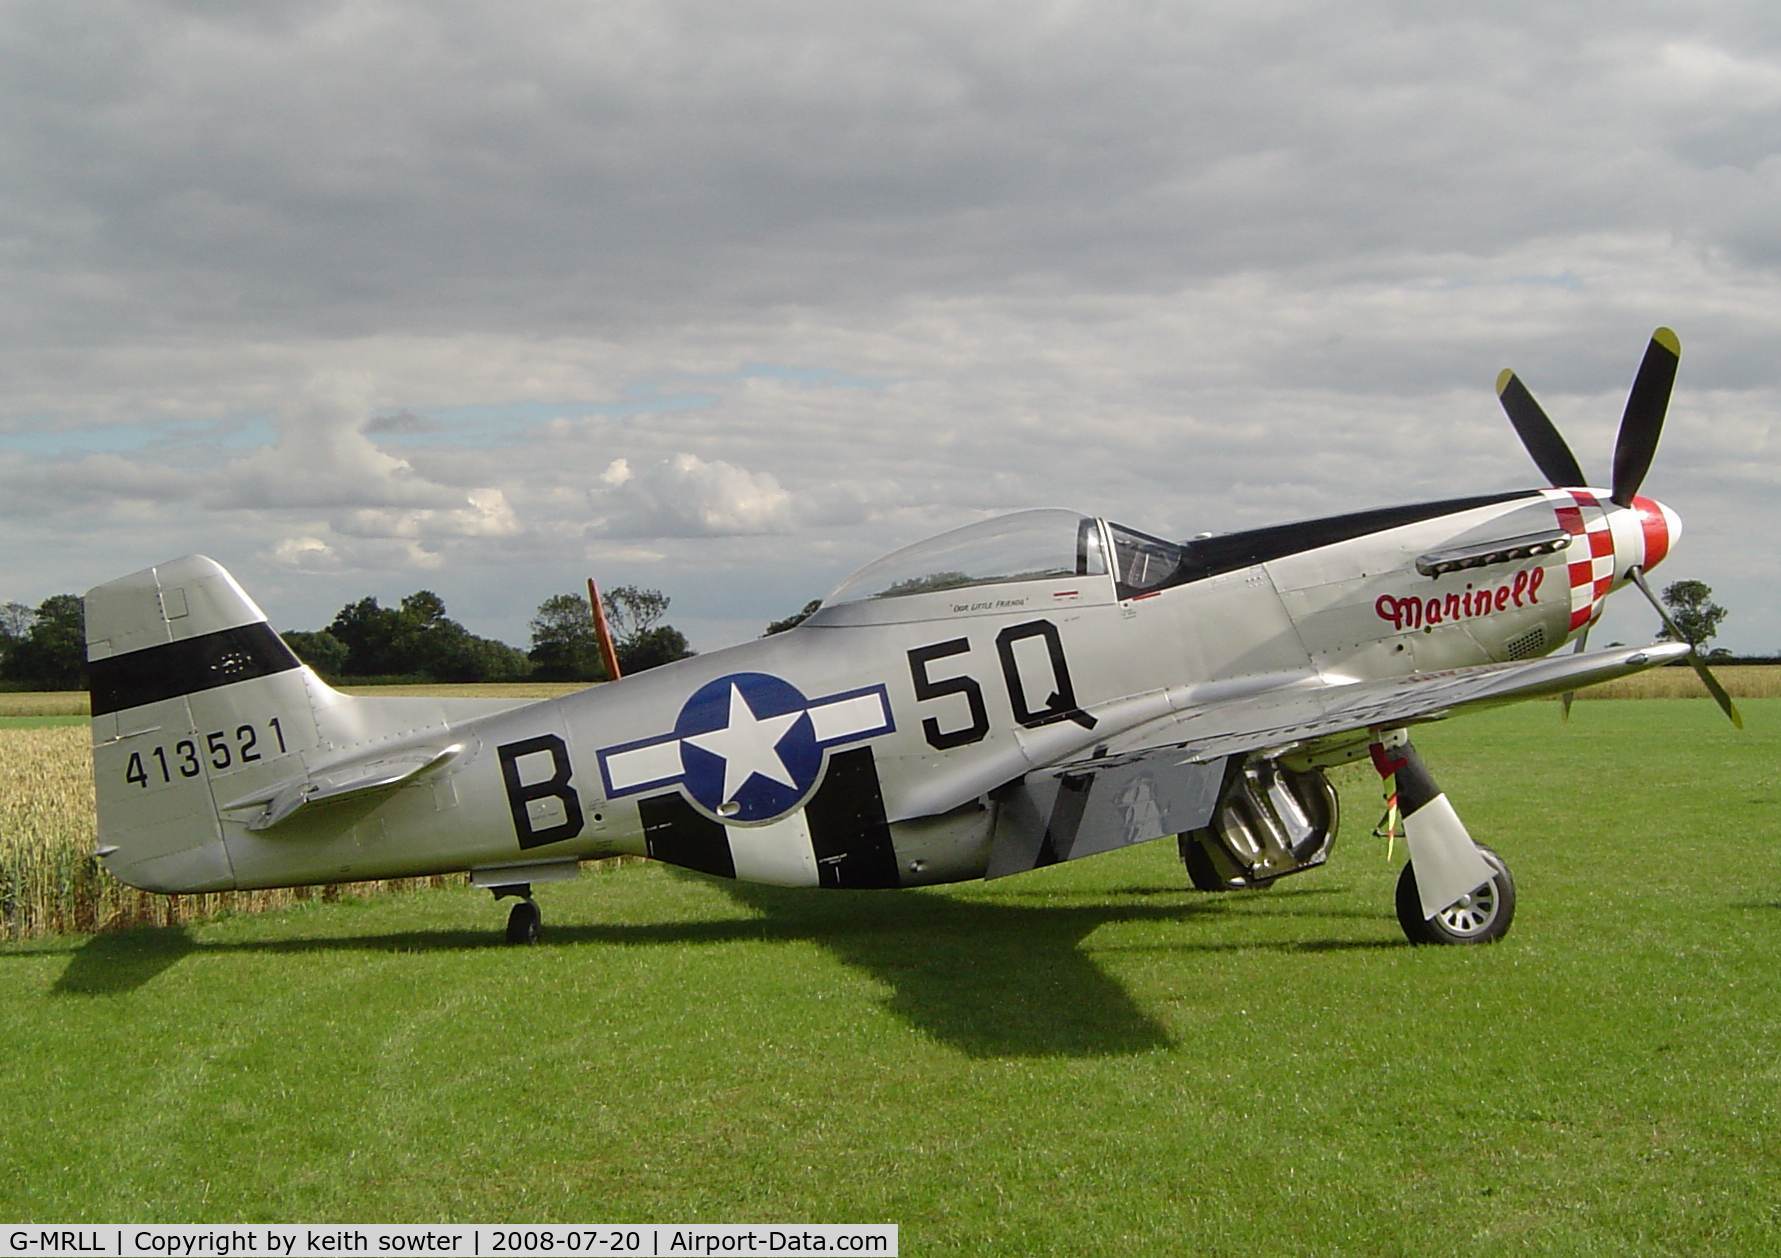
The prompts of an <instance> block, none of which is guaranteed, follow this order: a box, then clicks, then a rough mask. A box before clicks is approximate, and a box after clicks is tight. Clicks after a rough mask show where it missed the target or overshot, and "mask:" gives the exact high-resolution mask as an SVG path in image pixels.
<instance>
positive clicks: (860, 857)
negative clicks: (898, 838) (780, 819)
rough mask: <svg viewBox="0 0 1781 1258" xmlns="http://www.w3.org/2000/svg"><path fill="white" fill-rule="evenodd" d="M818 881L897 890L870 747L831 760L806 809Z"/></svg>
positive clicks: (893, 856)
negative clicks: (895, 888)
mask: <svg viewBox="0 0 1781 1258" xmlns="http://www.w3.org/2000/svg"><path fill="white" fill-rule="evenodd" d="M804 820H805V821H806V822H807V823H808V824H809V826H810V847H811V850H812V851H814V852H815V853H816V870H817V879H818V881H819V882H820V883H821V884H822V885H823V886H825V887H895V886H898V885H899V884H900V882H901V879H900V878H899V877H898V870H897V850H896V848H895V847H893V846H892V845H891V833H890V826H889V824H888V823H886V821H885V819H884V793H883V790H882V788H881V787H880V786H879V783H878V761H877V759H876V758H874V757H873V755H872V749H871V748H870V747H855V748H853V749H852V750H850V751H843V752H839V753H837V754H835V755H832V756H830V757H829V769H828V773H827V774H826V775H825V776H824V777H823V780H822V785H821V786H819V787H818V788H817V790H816V794H815V795H813V796H811V797H810V802H809V803H808V804H805V805H804Z"/></svg>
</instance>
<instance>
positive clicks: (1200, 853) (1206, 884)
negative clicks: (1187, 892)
mask: <svg viewBox="0 0 1781 1258" xmlns="http://www.w3.org/2000/svg"><path fill="white" fill-rule="evenodd" d="M1175 846H1176V847H1177V848H1178V849H1179V850H1180V852H1181V863H1182V864H1183V865H1184V866H1186V868H1187V880H1188V881H1189V882H1190V883H1192V884H1193V889H1194V890H1195V891H1229V890H1230V887H1229V886H1228V885H1227V884H1226V883H1225V880H1224V879H1223V878H1220V877H1219V876H1218V871H1217V870H1216V869H1214V868H1213V867H1212V858H1211V857H1210V856H1208V855H1207V854H1206V846H1205V844H1204V843H1202V842H1201V841H1200V840H1199V839H1198V838H1196V837H1194V836H1193V835H1191V834H1178V835H1176V836H1175Z"/></svg>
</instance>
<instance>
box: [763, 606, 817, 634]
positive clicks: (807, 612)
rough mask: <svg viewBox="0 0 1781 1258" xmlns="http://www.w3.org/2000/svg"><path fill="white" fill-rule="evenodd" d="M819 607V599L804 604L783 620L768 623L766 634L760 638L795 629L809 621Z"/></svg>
mask: <svg viewBox="0 0 1781 1258" xmlns="http://www.w3.org/2000/svg"><path fill="white" fill-rule="evenodd" d="M821 606H822V600H821V599H820V598H813V599H811V600H810V601H809V602H808V603H806V604H804V606H803V607H802V608H800V609H799V610H798V611H795V612H793V613H792V614H791V615H789V616H787V617H786V618H785V619H784V620H775V621H772V622H770V623H769V624H768V625H767V632H765V633H763V634H762V635H761V637H763V638H770V637H772V636H773V635H774V634H776V633H784V632H785V631H786V630H787V629H796V628H797V627H798V626H799V625H801V624H803V623H804V622H805V621H806V620H809V619H810V617H811V616H813V615H815V613H816V609H817V608H819V607H821Z"/></svg>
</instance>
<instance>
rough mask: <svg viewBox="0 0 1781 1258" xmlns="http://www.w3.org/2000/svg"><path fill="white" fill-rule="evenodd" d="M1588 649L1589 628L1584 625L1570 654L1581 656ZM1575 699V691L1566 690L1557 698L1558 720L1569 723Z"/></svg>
mask: <svg viewBox="0 0 1781 1258" xmlns="http://www.w3.org/2000/svg"><path fill="white" fill-rule="evenodd" d="M1588 647H1589V626H1588V625H1587V624H1586V625H1584V626H1583V631H1582V632H1581V633H1579V634H1578V635H1577V645H1576V646H1575V647H1573V648H1571V654H1572V655H1582V654H1583V652H1584V651H1585V650H1587V649H1588ZM1576 698H1577V692H1576V691H1575V690H1567V691H1565V692H1564V693H1563V694H1562V695H1560V696H1559V697H1558V703H1559V713H1558V719H1559V720H1561V721H1569V720H1570V719H1571V703H1572V701H1573V700H1575V699H1576Z"/></svg>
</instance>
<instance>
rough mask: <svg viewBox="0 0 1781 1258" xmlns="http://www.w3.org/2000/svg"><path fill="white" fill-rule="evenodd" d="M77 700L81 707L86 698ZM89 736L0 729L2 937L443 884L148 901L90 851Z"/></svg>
mask: <svg viewBox="0 0 1781 1258" xmlns="http://www.w3.org/2000/svg"><path fill="white" fill-rule="evenodd" d="M7 697H8V698H12V697H13V696H7ZM78 698H79V699H80V700H81V702H82V704H83V705H84V703H85V701H86V696H85V695H79V696H78ZM91 738H92V736H91V734H90V733H89V732H88V731H87V728H86V727H85V726H84V725H64V726H57V727H51V728H41V729H0V939H30V938H33V937H36V936H39V935H53V934H60V933H62V932H64V931H83V932H84V931H99V930H116V929H120V928H122V927H126V926H133V925H137V924H141V923H153V924H156V925H167V926H171V925H174V924H176V923H179V922H186V921H193V920H196V919H198V918H203V917H210V916H214V915H215V914H217V913H224V912H233V911H253V910H258V909H266V908H276V907H282V906H284V905H288V904H295V903H298V902H301V901H304V900H308V899H311V898H318V899H322V900H336V899H339V898H340V897H341V896H342V895H377V894H381V893H384V892H390V891H406V890H410V889H412V888H415V887H421V886H429V885H431V886H442V885H444V884H445V882H446V879H444V878H401V879H395V880H392V881H389V882H366V883H352V884H348V885H345V886H339V887H332V886H331V887H296V888H292V889H288V890H276V891H222V892H215V893H212V894H207V895H154V894H152V893H150V892H147V891H138V890H136V889H135V888H134V887H126V886H125V885H124V884H123V883H121V882H119V881H118V880H117V879H115V878H113V877H112V876H111V875H110V874H108V873H106V872H105V871H104V870H103V869H102V868H100V865H99V861H98V859H97V858H96V857H95V856H94V855H93V849H94V847H95V846H96V845H97V839H96V837H95V826H96V822H95V816H94V811H93V752H92V747H91Z"/></svg>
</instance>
